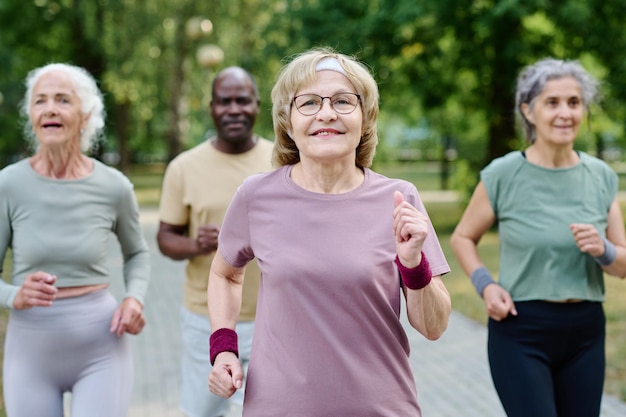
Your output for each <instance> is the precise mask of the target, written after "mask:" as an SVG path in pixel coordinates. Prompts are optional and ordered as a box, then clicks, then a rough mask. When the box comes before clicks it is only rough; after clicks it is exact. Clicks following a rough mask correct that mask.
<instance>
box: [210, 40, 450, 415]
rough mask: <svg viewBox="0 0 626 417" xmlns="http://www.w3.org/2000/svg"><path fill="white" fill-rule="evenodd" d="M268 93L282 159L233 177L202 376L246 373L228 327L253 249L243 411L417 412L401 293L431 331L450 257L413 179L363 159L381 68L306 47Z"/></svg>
mask: <svg viewBox="0 0 626 417" xmlns="http://www.w3.org/2000/svg"><path fill="white" fill-rule="evenodd" d="M272 102H273V118H274V128H275V137H276V139H275V140H276V142H275V147H274V164H275V165H276V166H277V167H278V168H277V169H276V170H275V171H272V172H270V173H265V174H258V175H254V176H252V177H249V178H248V179H247V180H246V181H244V183H243V184H242V186H241V187H240V188H239V190H238V191H237V194H236V195H235V197H234V199H233V201H232V203H231V205H230V207H229V209H228V212H227V214H226V217H225V219H224V223H223V225H222V230H221V233H220V237H219V244H218V251H217V253H216V256H215V259H214V261H213V264H212V267H211V272H210V278H209V287H208V298H209V306H210V307H209V316H210V320H211V328H212V329H215V330H214V332H213V333H212V334H211V338H210V357H211V361H212V362H213V364H214V367H213V371H212V372H211V374H210V376H209V388H210V390H211V391H212V392H213V393H215V394H217V395H220V396H223V397H229V396H231V395H233V393H234V392H235V391H236V390H237V389H238V388H240V387H241V386H242V369H241V364H240V362H239V359H238V357H237V339H236V333H235V332H234V331H233V329H234V328H235V324H236V322H237V316H238V314H239V308H240V307H239V306H240V303H241V288H242V284H243V274H244V271H245V268H246V264H247V262H249V261H250V260H251V259H253V258H257V260H258V263H259V267H260V268H261V274H262V275H261V283H260V289H259V300H258V307H257V316H256V330H255V336H254V341H253V346H252V354H251V357H250V365H249V371H248V377H247V383H246V396H245V402H244V408H243V414H244V415H245V416H254V417H262V416H272V417H276V416H330V415H333V416H359V417H364V416H386V417H393V416H397V417H400V416H402V417H409V416H411V417H415V416H420V415H421V411H420V407H419V405H418V401H417V394H416V388H415V381H414V379H413V372H412V370H411V367H410V364H409V361H408V357H409V344H408V340H407V336H406V334H405V331H404V329H403V327H402V325H401V323H400V318H399V317H400V305H401V299H400V297H401V296H404V298H405V300H406V306H407V307H406V308H407V315H408V318H409V322H410V323H411V325H412V326H413V327H414V328H415V329H417V331H419V332H420V333H421V334H423V335H424V336H425V337H426V338H428V339H431V340H435V339H437V338H439V337H440V336H441V335H442V333H443V332H444V331H445V329H446V327H447V325H448V319H449V316H450V311H451V303H450V296H449V294H448V291H447V290H446V288H445V286H444V284H443V281H442V280H441V275H443V274H445V273H447V272H449V271H450V268H449V267H448V264H447V262H446V259H445V257H444V254H443V252H442V251H441V247H440V245H439V242H438V240H437V236H436V233H435V231H434V230H433V228H432V226H431V224H430V221H429V219H428V215H427V213H426V210H425V208H424V205H423V204H422V202H421V200H420V198H419V195H418V193H417V190H416V189H415V186H414V185H413V184H411V183H408V182H406V181H402V180H396V179H389V178H386V177H384V176H382V175H380V174H377V173H375V172H374V171H372V170H371V169H370V168H369V167H370V166H371V163H372V160H373V157H374V153H375V149H376V145H377V142H378V136H377V127H376V123H377V117H378V88H377V85H376V82H375V80H374V78H373V77H372V76H371V74H370V73H369V71H368V70H367V69H366V67H365V66H364V65H362V64H361V63H359V62H358V61H356V60H354V59H353V58H351V57H348V56H345V55H342V54H338V53H336V52H334V51H333V50H330V49H325V48H320V49H314V50H311V51H308V52H305V53H303V54H301V55H299V56H298V57H296V58H295V59H294V60H293V61H291V62H290V63H289V64H287V65H286V66H285V68H283V70H282V72H281V73H280V75H279V78H278V81H277V83H276V85H275V86H274V89H273V90H272Z"/></svg>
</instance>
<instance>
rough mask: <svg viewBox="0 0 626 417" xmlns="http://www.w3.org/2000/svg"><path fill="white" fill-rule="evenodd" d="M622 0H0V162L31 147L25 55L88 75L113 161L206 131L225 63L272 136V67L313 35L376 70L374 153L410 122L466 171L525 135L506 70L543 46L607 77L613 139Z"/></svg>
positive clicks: (156, 153)
mask: <svg viewBox="0 0 626 417" xmlns="http://www.w3.org/2000/svg"><path fill="white" fill-rule="evenodd" d="M625 9H626V3H624V2H623V1H621V0H605V1H600V0H563V1H556V0H528V1H525V2H518V1H514V0H479V1H476V0H439V1H436V2H435V1H432V2H414V1H412V0H351V1H349V2H337V1H336V0H289V1H287V0H266V1H262V0H211V1H200V0H177V1H172V0H32V1H26V2H25V1H24V0H3V1H2V2H0V28H2V29H0V74H1V75H2V76H1V77H0V126H1V127H2V131H3V139H2V140H1V141H0V152H1V155H2V156H4V157H5V160H4V161H2V162H1V163H6V162H8V158H7V157H8V156H14V155H23V154H24V153H26V152H27V148H26V146H25V144H24V142H23V140H22V139H21V137H22V135H21V132H20V129H21V126H20V123H19V120H20V119H19V116H18V113H17V108H18V104H19V101H20V99H21V97H22V95H23V92H24V91H23V85H22V81H23V79H24V77H25V76H26V74H27V73H28V71H29V70H31V69H32V68H34V67H37V66H40V65H43V64H45V63H48V62H52V61H61V62H70V63H74V64H76V65H80V66H84V67H85V68H87V69H88V70H89V71H90V72H91V73H92V74H94V76H95V77H96V79H97V80H98V81H99V82H100V85H101V87H102V89H103V91H104V92H105V97H106V100H107V112H108V121H107V132H108V141H107V143H106V144H105V145H103V147H102V148H101V149H100V152H99V156H106V155H107V154H108V153H109V152H113V153H115V154H118V155H119V156H120V160H119V163H120V165H121V166H122V168H124V167H125V166H127V165H128V164H129V163H131V162H133V161H144V160H151V159H155V158H156V159H158V160H168V159H170V158H171V157H173V156H175V155H176V154H177V153H178V152H180V151H181V150H182V149H184V148H186V147H189V146H192V145H194V144H195V143H198V142H199V141H201V140H203V138H204V137H205V136H206V135H207V134H209V133H210V132H211V130H212V129H213V127H212V126H211V121H210V118H209V117H208V104H209V101H210V83H211V80H212V78H213V76H214V75H215V73H216V72H217V71H218V70H219V69H221V68H224V67H225V66H228V65H241V66H243V67H244V68H246V69H247V70H249V71H250V72H251V73H252V74H253V75H254V76H255V78H256V79H257V82H258V84H259V90H260V94H261V102H262V106H261V109H262V113H261V115H260V117H259V120H258V124H257V129H258V131H259V132H260V133H261V134H262V135H264V136H266V137H270V138H271V136H272V124H271V117H270V111H269V110H270V106H271V103H270V102H269V93H270V90H271V87H272V85H273V83H274V81H275V77H276V74H277V72H278V70H279V69H280V67H281V66H282V65H283V64H284V63H285V61H286V59H288V58H289V57H291V56H292V55H294V54H297V53H299V52H302V51H303V50H306V49H308V48H311V47H314V46H320V45H324V46H331V47H334V48H335V49H337V50H338V51H340V52H343V53H347V54H351V55H355V56H357V57H358V58H359V59H360V60H362V61H363V62H365V63H366V64H367V65H369V66H370V67H371V69H372V72H373V73H374V75H375V77H376V79H377V81H378V82H379V85H380V92H381V123H380V131H381V140H382V144H381V147H382V149H384V148H385V146H388V147H393V146H415V144H414V142H415V141H414V140H413V139H412V138H413V136H415V135H413V133H414V132H415V131H417V130H419V131H421V132H427V135H428V141H427V142H424V143H428V144H429V145H428V146H429V147H431V148H433V147H434V148H436V152H434V153H433V152H430V153H428V157H431V158H438V157H439V156H438V155H440V152H441V151H442V150H444V149H443V148H444V143H443V141H442V140H441V138H448V139H447V141H448V142H450V140H451V141H452V143H453V145H454V147H455V148H456V150H457V154H458V155H459V158H461V159H463V160H465V161H467V162H468V164H469V166H471V167H473V169H474V170H476V169H478V168H480V167H481V166H482V165H484V163H486V162H487V161H489V160H490V159H492V158H494V157H496V156H499V155H502V154H503V153H506V152H508V151H509V150H511V149H515V148H517V147H519V146H521V142H520V138H519V134H518V133H517V131H516V129H515V120H514V112H513V88H514V83H515V78H516V76H517V74H518V72H519V71H520V69H521V68H522V67H523V66H524V65H526V64H529V63H531V62H533V61H534V60H536V59H538V58H542V57H545V56H554V57H557V58H567V59H582V60H583V61H584V63H585V65H587V64H588V65H589V66H590V67H591V68H592V69H593V71H594V73H595V74H596V75H598V76H599V77H601V78H602V80H603V82H604V87H605V88H604V92H605V107H604V109H603V110H604V111H603V112H602V113H603V117H604V119H603V121H602V122H601V123H600V124H599V125H594V126H593V129H594V131H593V134H594V135H595V137H603V136H602V135H600V134H599V133H601V132H600V131H599V129H602V130H603V131H604V130H608V131H610V132H611V135H612V137H613V138H614V139H615V140H617V141H621V140H622V139H621V136H622V133H621V132H622V128H621V125H620V128H615V124H616V123H615V122H611V120H615V121H619V120H623V117H622V116H624V112H625V110H624V109H625V107H624V103H625V99H626V81H625V79H624V77H622V76H621V75H622V74H623V73H624V69H625V68H624V67H625V66H626V59H624V57H623V55H624V54H626V52H623V51H626V48H624V46H626V38H625V37H623V36H622V35H621V31H622V22H621V16H624V13H625V12H626V10H625ZM194 18H201V19H210V21H211V22H212V31H206V32H204V33H200V34H198V33H197V32H196V33H195V34H191V33H190V32H189V27H188V26H189V24H190V21H192V20H193V19H194ZM609 40H610V41H609ZM207 43H210V44H215V45H218V46H219V47H220V48H221V49H222V50H223V51H224V59H223V61H222V62H221V63H219V64H217V65H213V66H210V67H206V66H202V65H200V63H199V62H198V60H197V59H196V53H197V51H198V48H200V47H201V46H203V45H206V44H207ZM407 132H408V133H407ZM411 132H413V133H411ZM412 135H413V136H412ZM418 136H419V135H418ZM420 140H421V139H420ZM431 144H432V145H434V146H431ZM381 156H382V153H381Z"/></svg>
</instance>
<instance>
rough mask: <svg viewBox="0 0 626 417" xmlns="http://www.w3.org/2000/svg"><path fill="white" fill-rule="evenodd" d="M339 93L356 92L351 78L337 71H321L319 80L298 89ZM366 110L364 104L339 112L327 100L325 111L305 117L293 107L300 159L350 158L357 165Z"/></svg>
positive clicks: (303, 91) (327, 159)
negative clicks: (357, 150)
mask: <svg viewBox="0 0 626 417" xmlns="http://www.w3.org/2000/svg"><path fill="white" fill-rule="evenodd" d="M337 93H354V94H356V91H355V89H354V87H353V86H352V84H351V83H350V81H349V80H348V79H347V78H346V77H345V76H343V75H342V74H340V73H338V72H336V71H328V70H326V71H319V72H318V73H317V79H316V80H315V82H313V83H312V84H310V85H306V86H303V87H302V88H300V89H299V90H298V91H297V92H296V94H295V95H296V96H299V95H302V94H317V95H318V96H321V97H331V96H333V95H335V94H337ZM362 124H363V113H362V110H361V106H360V105H357V108H356V109H355V110H354V111H353V112H352V113H350V114H339V113H337V112H336V111H335V110H333V108H332V107H331V105H330V101H329V100H328V99H325V100H324V101H323V103H322V108H321V110H320V111H319V112H318V113H317V114H315V115H313V116H304V115H302V114H301V113H300V112H298V111H297V110H296V109H295V108H293V107H292V109H291V126H292V131H291V134H292V138H293V140H294V142H295V143H296V146H297V147H298V151H299V152H300V160H302V161H305V160H307V159H309V160H314V161H317V162H321V163H330V162H334V161H343V160H347V159H350V160H351V163H352V164H354V161H355V159H356V148H357V146H358V145H359V142H360V141H361V130H362Z"/></svg>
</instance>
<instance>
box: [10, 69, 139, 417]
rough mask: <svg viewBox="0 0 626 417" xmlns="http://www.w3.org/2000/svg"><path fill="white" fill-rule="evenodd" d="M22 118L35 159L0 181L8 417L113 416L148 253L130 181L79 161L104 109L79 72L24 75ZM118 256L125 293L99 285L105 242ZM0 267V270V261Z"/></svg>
mask: <svg viewBox="0 0 626 417" xmlns="http://www.w3.org/2000/svg"><path fill="white" fill-rule="evenodd" d="M26 88H27V91H26V95H25V98H24V102H23V106H22V111H23V114H24V116H25V117H26V123H25V132H26V135H27V137H29V138H32V139H33V140H34V145H35V148H36V151H35V153H34V155H33V156H31V157H30V158H26V159H23V160H21V161H19V162H16V163H14V164H12V165H9V166H7V167H6V168H4V169H2V171H0V260H2V259H4V257H5V255H6V253H7V249H8V248H11V250H12V261H13V262H12V265H13V267H12V276H11V278H10V282H4V281H2V280H0V306H1V307H5V308H9V309H11V315H10V318H9V324H8V328H7V334H6V344H5V351H4V367H3V378H4V398H5V403H6V410H7V414H8V416H9V417H32V416H51V417H61V416H63V394H64V393H65V392H72V394H73V395H72V404H71V413H72V416H73V417H94V416H101V417H122V416H125V415H126V414H127V411H128V407H129V404H130V398H131V393H132V384H133V364H132V356H131V350H130V344H129V340H128V336H127V335H125V333H129V334H138V333H139V332H141V330H142V328H143V326H144V324H145V320H144V317H143V313H142V311H143V302H144V296H145V293H146V290H147V286H148V281H149V275H150V271H149V259H148V257H149V254H148V248H147V245H146V242H145V240H144V237H143V233H142V230H141V226H140V223H139V211H138V206H137V202H136V200H135V196H134V193H133V187H132V184H131V183H130V181H129V180H128V179H127V178H126V177H124V176H123V175H122V174H121V173H120V172H119V171H117V170H115V169H113V168H110V167H107V166H106V165H104V164H102V163H100V162H99V161H97V160H95V159H92V158H90V157H88V156H86V155H85V153H84V152H85V151H87V150H88V149H89V148H90V147H91V144H92V142H93V141H94V140H95V139H96V138H97V137H98V135H99V134H100V133H101V132H102V129H103V127H104V106H103V102H102V94H101V93H100V91H99V89H98V87H97V85H96V83H95V81H94V79H93V78H92V76H91V75H90V74H89V73H87V71H85V70H84V69H82V68H80V67H75V66H72V65H67V64H49V65H46V66H44V67H41V68H37V69H35V70H33V71H32V72H30V73H29V75H28V77H27V80H26ZM113 236H115V237H116V238H117V240H118V241H119V243H120V247H121V251H122V254H123V257H124V281H125V283H126V295H125V297H124V299H123V300H122V302H121V303H118V302H117V301H116V300H115V298H114V297H113V296H112V295H111V294H110V292H109V291H108V289H107V287H108V286H109V283H110V281H111V279H112V277H111V276H110V275H109V271H108V259H107V257H108V252H109V247H110V246H109V242H110V240H111V238H112V237H113ZM0 265H1V262H0Z"/></svg>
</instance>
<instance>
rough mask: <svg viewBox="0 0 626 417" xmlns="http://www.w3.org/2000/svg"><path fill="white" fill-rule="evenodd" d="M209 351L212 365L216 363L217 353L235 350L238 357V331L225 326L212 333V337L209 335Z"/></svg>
mask: <svg viewBox="0 0 626 417" xmlns="http://www.w3.org/2000/svg"><path fill="white" fill-rule="evenodd" d="M209 352H210V358H211V365H213V364H214V363H215V358H216V357H217V355H219V354H220V353H222V352H233V353H234V354H235V355H236V356H237V357H239V350H238V349H237V332H235V331H234V330H232V329H227V328H225V327H223V328H221V329H217V330H216V331H214V332H213V333H211V337H209Z"/></svg>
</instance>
